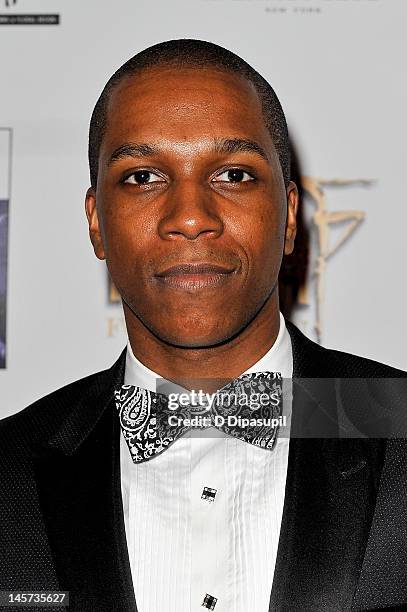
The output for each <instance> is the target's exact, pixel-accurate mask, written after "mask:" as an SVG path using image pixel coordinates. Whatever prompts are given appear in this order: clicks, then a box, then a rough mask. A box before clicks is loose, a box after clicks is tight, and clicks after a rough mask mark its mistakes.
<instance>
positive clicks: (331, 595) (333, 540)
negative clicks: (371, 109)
mask: <svg viewBox="0 0 407 612" xmlns="http://www.w3.org/2000/svg"><path fill="white" fill-rule="evenodd" d="M287 328H288V331H289V333H290V336H291V340H292V345H293V359H294V373H293V378H294V382H295V379H296V378H298V377H301V379H302V380H303V379H312V378H313V377H314V378H326V385H325V386H324V388H323V395H324V400H323V401H324V402H325V406H328V410H329V411H331V414H330V415H329V418H330V421H331V422H332V423H335V418H334V417H333V416H332V415H335V410H336V402H337V397H336V395H335V390H334V384H333V379H334V378H336V377H349V378H352V377H366V378H374V377H378V378H380V377H392V378H403V377H405V376H406V374H405V373H403V372H401V371H399V370H395V369H392V368H389V367H388V366H384V365H382V364H379V363H376V362H373V361H370V360H367V359H363V358H361V357H356V356H353V355H349V354H346V353H341V352H338V351H332V350H328V349H325V348H322V347H320V346H318V345H316V344H315V343H313V342H311V341H310V340H308V339H307V338H306V337H305V336H303V335H302V334H301V332H300V331H299V330H298V329H297V328H296V327H294V326H293V325H292V324H289V323H288V324H287ZM124 366H125V351H123V353H122V354H121V356H120V357H119V359H118V361H117V362H116V363H115V364H114V365H113V366H112V368H110V369H109V370H106V371H103V372H99V373H97V374H94V375H92V376H89V377H87V378H85V379H83V380H80V381H77V382H74V383H73V384H71V385H68V386H67V387H64V388H63V389H60V390H58V391H56V392H55V393H52V394H51V395H49V396H47V397H45V398H43V399H41V400H39V401H37V402H35V403H34V404H32V405H31V406H29V407H28V408H26V409H25V410H22V411H21V412H19V413H18V414H16V415H13V416H11V417H8V418H7V419H4V420H3V421H1V422H0V590H24V591H44V590H51V591H58V590H64V591H69V592H70V608H69V609H70V610H71V612H73V611H75V612H113V611H118V612H119V611H120V612H134V611H136V610H137V607H136V600H135V596H134V591H133V585H132V579H131V572H130V565H129V558H128V553H127V546H126V537H125V528H124V520H123V509H122V501H121V484H120V453H119V440H120V438H119V436H120V435H121V433H120V429H119V420H118V415H117V410H116V407H115V403H114V399H113V392H114V389H115V388H118V387H119V386H120V385H121V384H122V382H123V376H124ZM302 388H304V387H302ZM309 395H310V394H307V393H302V392H300V391H298V390H297V389H296V387H295V384H294V399H293V424H292V427H293V431H294V432H295V430H296V418H297V417H296V415H297V414H298V415H300V414H304V407H305V405H306V404H307V402H308V400H309ZM333 427H334V426H333ZM265 452H267V451H265ZM140 562H141V563H142V562H143V559H140ZM136 597H137V594H136ZM1 609H3V608H1ZM4 609H5V608H4ZM27 609H28V608H27ZM35 609H36V608H30V610H35ZM48 609H49V610H52V609H53V608H48ZM58 609H61V608H58ZM374 609H381V610H383V609H391V610H402V609H406V610H407V444H406V440H405V439H389V440H386V439H363V438H355V439H338V438H337V437H335V434H333V435H332V437H323V438H322V437H321V438H311V439H303V438H295V437H293V438H291V440H290V450H289V459H288V473H287V484H286V493H285V502H284V511H283V519H282V525H281V534H280V542H279V548H278V554H277V562H276V569H275V575H274V581H273V588H272V592H271V600H270V611H278V612H279V611H284V612H285V611H287V612H288V611H296V610H299V611H309V612H319V611H321V612H322V611H323V612H336V611H338V612H339V611H341V612H342V611H352V612H354V611H357V610H374ZM38 610H39V608H38ZM42 610H44V608H42ZM141 612H144V611H141ZM146 612H148V611H146ZM163 612H165V611H163ZM215 612H216V610H215ZM230 612H234V611H233V610H231V611H230ZM248 612H263V611H248Z"/></svg>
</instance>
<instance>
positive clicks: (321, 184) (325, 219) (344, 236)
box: [107, 176, 374, 344]
mask: <svg viewBox="0 0 407 612" xmlns="http://www.w3.org/2000/svg"><path fill="white" fill-rule="evenodd" d="M373 183H374V181H372V180H367V179H349V180H347V179H323V178H318V177H312V176H303V177H301V185H302V188H303V190H304V195H305V197H304V201H305V207H304V208H306V209H307V212H308V215H307V220H306V223H307V225H308V226H309V228H308V229H309V230H310V238H311V240H310V244H309V253H310V257H309V259H310V264H311V265H310V269H309V271H308V275H307V278H306V281H305V284H304V285H303V286H302V287H301V288H300V291H299V295H298V297H297V304H298V306H299V307H300V308H301V310H300V315H299V316H294V317H293V320H294V322H295V323H296V324H297V325H298V326H299V327H301V328H302V329H303V331H304V332H305V333H309V334H311V335H314V339H315V341H316V342H318V343H319V344H320V343H321V342H322V337H323V328H324V316H323V315H324V303H325V284H326V280H327V274H328V273H329V266H328V263H329V260H330V258H331V257H332V256H333V255H334V254H335V253H337V252H338V251H340V250H341V249H342V247H343V246H344V244H345V243H346V242H348V240H350V239H351V238H352V236H353V234H354V233H355V231H356V230H357V229H358V227H359V225H360V224H361V222H362V221H363V219H364V218H365V213H364V212H363V211H361V210H354V209H351V210H348V209H345V210H330V207H329V191H330V190H333V189H335V190H338V189H344V188H356V187H362V188H365V187H369V186H370V185H372V184H373ZM332 234H335V239H334V240H332ZM108 300H109V303H110V304H120V302H121V300H120V295H119V293H118V291H117V289H116V287H115V286H114V284H113V282H112V281H111V279H110V278H108ZM304 307H305V308H306V313H308V314H306V317H307V318H306V319H304V310H303V308H304ZM295 314H296V313H294V315H295ZM124 332H125V324H124V319H123V317H122V316H110V317H108V319H107V335H108V336H109V337H113V336H116V335H117V334H118V333H124Z"/></svg>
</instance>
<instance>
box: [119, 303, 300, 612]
mask: <svg viewBox="0 0 407 612" xmlns="http://www.w3.org/2000/svg"><path fill="white" fill-rule="evenodd" d="M292 369H293V363H292V348H291V339H290V336H289V334H288V332H287V329H286V326H285V321H284V318H283V316H282V315H281V314H280V329H279V333H278V337H277V339H276V341H275V343H274V345H273V346H272V347H271V348H270V350H269V351H268V352H267V353H266V354H265V355H264V356H263V357H262V358H261V359H260V360H259V361H258V362H257V363H255V364H254V365H252V366H251V367H250V368H248V369H247V370H246V372H247V373H249V372H260V371H274V372H281V374H282V376H283V377H284V379H285V380H284V385H285V387H284V388H283V393H284V402H283V415H285V416H286V417H287V421H286V423H287V426H286V427H285V429H284V436H281V435H280V436H279V437H278V438H277V442H276V445H275V447H274V449H273V450H272V451H267V450H264V449H262V448H259V447H256V446H253V445H252V444H249V443H247V442H243V441H242V440H239V439H235V438H232V437H229V436H227V437H225V436H224V434H222V433H220V432H218V431H217V430H216V429H214V428H211V432H212V435H210V437H202V431H201V433H200V435H196V433H197V432H195V433H192V434H189V435H188V434H187V435H186V436H184V437H182V438H180V439H178V440H177V441H176V442H174V443H173V444H172V445H171V446H169V448H168V449H167V450H165V451H164V452H163V453H162V454H160V455H158V456H156V457H154V458H153V459H151V460H149V461H146V462H144V463H141V464H134V463H133V461H132V458H131V456H130V452H129V448H128V446H127V444H126V442H125V440H124V438H123V436H121V442H120V458H121V487H122V496H123V509H124V519H125V528H126V537H127V545H128V552H129V559H130V566H131V573H132V578H133V586H134V592H135V597H136V602H137V608H138V612H203V611H204V610H206V609H209V610H211V609H213V610H214V611H215V612H231V611H233V612H268V609H269V600H270V593H271V587H272V583H273V575H274V567H275V562H276V555H277V547H278V541H279V534H280V526H281V518H282V512H283V505H284V493H285V484H286V473H287V463H288V448H289V428H290V422H291V392H290V388H289V389H288V393H287V385H289V387H290V382H291V381H290V379H291V378H292ZM242 373H243V372H242ZM158 378H160V376H159V375H158V374H156V373H155V372H153V371H151V370H149V369H148V368H147V367H146V366H145V365H143V364H142V363H141V362H140V361H139V360H138V359H137V358H136V357H135V356H134V354H133V352H132V349H131V347H130V343H128V346H127V356H126V370H125V384H129V385H138V386H140V387H143V388H145V389H149V390H151V391H156V382H157V379H158ZM287 379H289V380H288V381H287ZM287 396H288V400H287V399H286V398H287ZM280 431H282V430H280ZM204 487H209V488H211V489H216V494H215V498H214V500H213V501H209V500H207V499H202V493H203V489H204ZM206 595H208V596H211V597H212V598H216V600H217V601H216V603H215V602H214V600H213V599H210V597H207V602H208V603H207V606H208V605H210V602H212V605H213V603H215V605H214V607H213V608H212V607H205V605H204V606H203V605H202V604H203V602H204V598H205V596H206Z"/></svg>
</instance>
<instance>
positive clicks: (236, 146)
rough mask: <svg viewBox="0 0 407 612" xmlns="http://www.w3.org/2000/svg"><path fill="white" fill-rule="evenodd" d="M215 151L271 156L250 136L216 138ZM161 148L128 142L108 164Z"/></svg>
mask: <svg viewBox="0 0 407 612" xmlns="http://www.w3.org/2000/svg"><path fill="white" fill-rule="evenodd" d="M213 150H214V151H215V153H220V154H231V153H254V154H255V155H258V156H259V157H261V158H262V159H263V160H265V161H267V162H270V157H269V155H267V153H266V151H265V149H263V147H261V146H260V145H259V144H258V143H257V142H255V141H254V140H250V139H248V138H215V139H214V148H213ZM159 153H160V148H159V147H157V146H156V145H151V144H147V143H136V142H128V143H125V144H123V145H121V146H120V147H118V148H117V149H115V150H114V151H113V153H112V154H111V156H110V158H109V161H108V165H109V166H110V164H113V163H114V162H116V161H119V160H121V159H125V158H126V157H133V158H144V157H150V156H153V155H158V154H159Z"/></svg>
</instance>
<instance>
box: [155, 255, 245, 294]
mask: <svg viewBox="0 0 407 612" xmlns="http://www.w3.org/2000/svg"><path fill="white" fill-rule="evenodd" d="M234 271H235V268H228V267H226V266H220V265H217V264H212V263H207V262H205V263H182V264H178V265H176V266H171V267H170V268H167V269H165V270H163V271H162V272H159V273H158V274H156V278H157V280H158V281H159V282H161V283H162V284H164V285H166V286H167V287H171V288H173V289H182V290H187V291H190V292H194V291H196V290H200V289H208V288H211V287H216V286H219V285H223V284H224V283H225V282H228V281H229V279H230V278H231V277H232V275H233V272H234Z"/></svg>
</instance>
